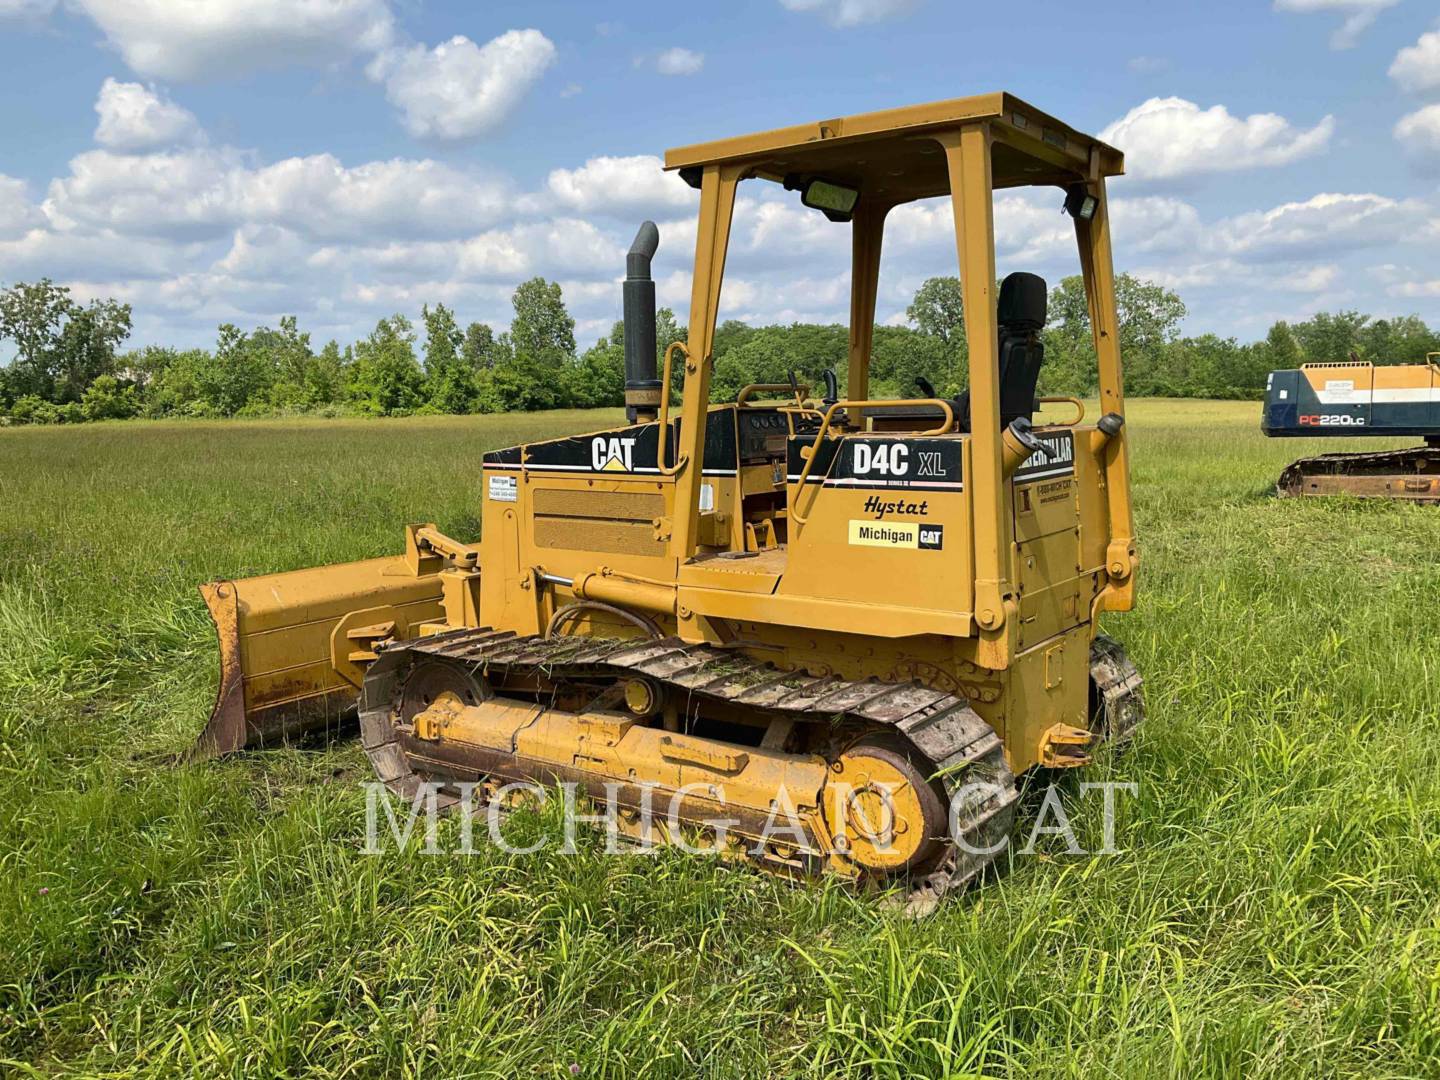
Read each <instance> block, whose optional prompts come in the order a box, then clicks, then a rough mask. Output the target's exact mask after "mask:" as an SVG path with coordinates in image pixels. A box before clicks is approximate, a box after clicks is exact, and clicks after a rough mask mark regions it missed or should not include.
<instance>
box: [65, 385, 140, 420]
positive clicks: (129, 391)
mask: <svg viewBox="0 0 1440 1080" xmlns="http://www.w3.org/2000/svg"><path fill="white" fill-rule="evenodd" d="M80 407H81V409H82V410H83V412H84V415H85V419H86V420H128V419H129V418H130V417H132V416H134V415H135V414H136V413H138V412H139V411H140V401H139V398H137V397H136V394H135V388H134V387H133V386H121V385H120V383H119V381H118V380H116V378H115V376H113V375H101V376H99V377H98V378H96V379H95V381H94V382H92V383H91V384H90V386H89V387H88V388H87V389H86V390H85V397H84V399H83V400H82V401H81V403H80Z"/></svg>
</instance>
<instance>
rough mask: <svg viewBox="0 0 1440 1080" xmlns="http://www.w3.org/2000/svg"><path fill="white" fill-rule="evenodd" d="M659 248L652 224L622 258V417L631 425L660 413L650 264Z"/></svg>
mask: <svg viewBox="0 0 1440 1080" xmlns="http://www.w3.org/2000/svg"><path fill="white" fill-rule="evenodd" d="M659 246H660V230H659V229H658V228H656V226H655V223H654V222H653V221H647V222H645V223H644V224H642V225H641V226H640V231H639V232H637V233H636V234H635V242H634V243H632V244H631V245H630V251H629V252H628V253H627V254H626V256H625V288H624V300H625V414H626V415H627V416H628V417H629V418H630V421H631V423H634V422H636V421H637V420H638V421H642V422H643V421H647V420H654V419H655V417H656V416H657V415H658V414H659V411H660V380H659V379H658V378H657V377H656V371H655V282H654V281H653V280H652V279H651V277H650V260H651V259H653V258H654V257H655V250H656V248H658V247H659Z"/></svg>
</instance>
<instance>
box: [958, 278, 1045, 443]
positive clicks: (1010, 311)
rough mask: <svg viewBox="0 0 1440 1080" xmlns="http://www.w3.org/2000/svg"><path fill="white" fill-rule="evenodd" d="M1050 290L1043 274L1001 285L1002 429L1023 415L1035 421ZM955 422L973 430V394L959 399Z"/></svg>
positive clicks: (965, 428) (1006, 279)
mask: <svg viewBox="0 0 1440 1080" xmlns="http://www.w3.org/2000/svg"><path fill="white" fill-rule="evenodd" d="M1048 299H1049V289H1048V287H1047V286H1046V284H1045V279H1044V278H1042V277H1041V276H1040V275H1039V274H1027V273H1024V272H1023V271H1016V272H1015V273H1013V274H1008V275H1006V277H1005V280H1004V281H1002V282H1001V283H1000V303H999V311H998V313H997V319H996V322H997V323H998V324H999V331H1000V334H999V336H1000V426H1001V428H1005V427H1009V425H1010V422H1011V421H1012V420H1014V419H1016V418H1017V417H1021V416H1023V417H1024V418H1025V419H1026V420H1033V419H1034V414H1035V387H1036V384H1037V383H1038V382H1039V381H1040V365H1041V364H1042V363H1044V362H1045V345H1044V344H1043V343H1042V342H1041V340H1040V331H1041V330H1042V329H1044V327H1045V313H1046V303H1047V300H1048ZM954 406H955V419H956V421H957V423H958V427H959V429H960V430H961V431H965V432H968V431H969V430H970V391H969V390H966V391H965V392H964V393H962V394H961V395H960V396H959V397H957V398H955V401H954Z"/></svg>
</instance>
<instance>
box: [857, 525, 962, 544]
mask: <svg viewBox="0 0 1440 1080" xmlns="http://www.w3.org/2000/svg"><path fill="white" fill-rule="evenodd" d="M850 543H852V544H854V545H856V546H857V547H878V548H910V549H917V548H918V549H919V550H921V551H939V550H941V549H942V548H943V547H944V546H945V526H943V525H927V524H925V523H924V522H919V521H851V522H850Z"/></svg>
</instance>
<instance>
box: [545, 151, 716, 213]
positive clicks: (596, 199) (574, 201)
mask: <svg viewBox="0 0 1440 1080" xmlns="http://www.w3.org/2000/svg"><path fill="white" fill-rule="evenodd" d="M545 186H546V189H547V190H548V191H549V193H550V195H552V196H553V197H554V198H555V199H556V200H557V201H558V202H559V203H560V204H561V205H563V206H566V207H568V208H570V209H572V210H578V211H580V212H581V213H586V214H591V213H599V214H615V215H617V216H622V217H631V216H634V215H649V216H652V217H653V216H655V215H656V214H659V213H662V212H664V211H667V210H677V209H680V208H687V207H690V206H693V205H695V202H696V200H697V199H698V197H699V196H698V193H697V192H695V191H694V190H693V189H692V188H691V187H690V185H689V184H687V183H685V181H683V180H681V179H680V177H679V176H678V175H677V174H676V173H673V172H671V173H667V172H665V169H664V163H663V162H662V161H661V160H660V159H659V158H658V157H655V156H654V155H652V154H637V155H635V156H634V157H595V158H591V159H590V160H588V161H587V162H585V164H584V165H582V166H580V167H579V168H578V169H553V170H551V172H550V175H549V177H548V178H547V179H546V181H545Z"/></svg>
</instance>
